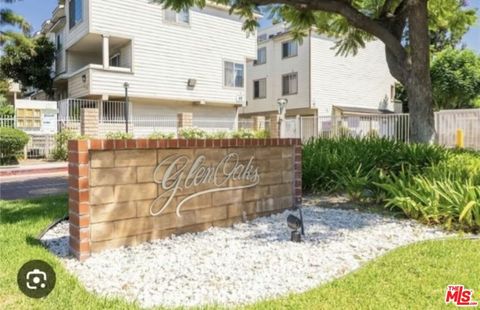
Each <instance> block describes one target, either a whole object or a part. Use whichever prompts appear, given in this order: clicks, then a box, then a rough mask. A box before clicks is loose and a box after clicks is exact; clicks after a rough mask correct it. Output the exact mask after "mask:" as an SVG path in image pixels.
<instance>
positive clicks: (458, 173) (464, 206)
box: [302, 137, 480, 231]
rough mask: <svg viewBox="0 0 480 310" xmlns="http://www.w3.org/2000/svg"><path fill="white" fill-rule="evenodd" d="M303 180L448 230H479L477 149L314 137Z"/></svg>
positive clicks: (307, 150)
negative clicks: (461, 149)
mask: <svg viewBox="0 0 480 310" xmlns="http://www.w3.org/2000/svg"><path fill="white" fill-rule="evenodd" d="M302 172H303V185H304V189H305V190H307V191H312V192H346V193H347V194H348V195H349V196H350V197H351V198H352V199H357V200H360V201H371V200H376V201H385V202H386V203H387V206H388V207H389V208H392V209H396V210H400V211H402V212H403V213H404V214H405V215H407V216H408V217H411V218H415V219H418V220H420V221H423V222H425V223H432V224H443V225H445V227H447V228H448V229H453V228H460V229H463V230H472V231H479V230H480V154H479V153H476V152H471V151H460V150H448V149H445V148H443V147H439V146H434V145H426V144H406V143H403V142H395V141H389V140H386V139H380V138H374V137H369V138H364V139H355V138H351V137H341V138H337V139H326V138H317V139H314V140H311V141H309V142H308V143H306V144H305V145H304V147H303V163H302Z"/></svg>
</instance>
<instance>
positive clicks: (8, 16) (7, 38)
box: [0, 0, 32, 46]
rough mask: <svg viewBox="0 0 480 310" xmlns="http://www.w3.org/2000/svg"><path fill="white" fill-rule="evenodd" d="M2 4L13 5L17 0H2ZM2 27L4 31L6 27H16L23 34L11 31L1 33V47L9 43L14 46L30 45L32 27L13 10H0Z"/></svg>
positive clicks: (0, 0) (0, 24)
mask: <svg viewBox="0 0 480 310" xmlns="http://www.w3.org/2000/svg"><path fill="white" fill-rule="evenodd" d="M0 2H5V3H13V2H15V0H0ZM0 26H2V29H3V28H4V27H5V26H14V27H18V28H20V29H21V32H16V31H11V30H5V31H4V30H1V31H0V46H3V45H4V44H5V43H7V42H12V43H13V44H16V45H20V44H27V45H30V44H31V41H30V39H29V38H30V32H31V30H32V26H31V25H30V24H29V23H28V22H27V21H26V19H25V18H24V17H23V16H21V15H18V14H16V13H15V12H13V11H12V10H11V9H7V8H3V9H1V10H0Z"/></svg>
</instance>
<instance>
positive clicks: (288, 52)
mask: <svg viewBox="0 0 480 310" xmlns="http://www.w3.org/2000/svg"><path fill="white" fill-rule="evenodd" d="M297 54H298V43H297V41H293V40H291V41H287V42H283V43H282V58H287V57H293V56H297Z"/></svg>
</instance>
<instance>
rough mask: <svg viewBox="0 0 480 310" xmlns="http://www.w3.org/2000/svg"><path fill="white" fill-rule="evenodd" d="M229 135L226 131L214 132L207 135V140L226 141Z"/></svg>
mask: <svg viewBox="0 0 480 310" xmlns="http://www.w3.org/2000/svg"><path fill="white" fill-rule="evenodd" d="M229 137H230V134H229V133H228V132H227V131H216V132H212V133H208V134H207V139H228V138H229Z"/></svg>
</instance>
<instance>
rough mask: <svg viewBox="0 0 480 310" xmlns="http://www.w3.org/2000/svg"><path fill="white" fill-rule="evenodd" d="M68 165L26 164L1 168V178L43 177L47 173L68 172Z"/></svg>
mask: <svg viewBox="0 0 480 310" xmlns="http://www.w3.org/2000/svg"><path fill="white" fill-rule="evenodd" d="M67 171H68V163H67V162H53V163H48V162H44V163H35V164H24V165H17V166H5V167H0V176H2V177H7V176H17V175H37V174H39V175H42V174H47V173H59V172H65V173H66V172H67Z"/></svg>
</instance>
